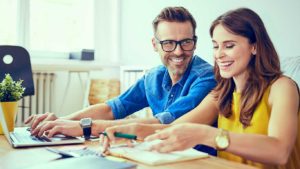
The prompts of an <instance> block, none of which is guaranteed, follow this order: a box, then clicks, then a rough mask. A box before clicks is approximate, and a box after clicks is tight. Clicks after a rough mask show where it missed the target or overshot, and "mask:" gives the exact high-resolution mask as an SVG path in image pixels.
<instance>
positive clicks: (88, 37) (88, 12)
mask: <svg viewBox="0 0 300 169" xmlns="http://www.w3.org/2000/svg"><path fill="white" fill-rule="evenodd" d="M0 10H1V12H0V13H1V15H0V19H1V20H2V21H3V19H4V22H3V23H6V24H5V26H4V27H3V26H1V27H0V43H1V44H20V45H22V46H25V47H26V48H27V49H29V50H30V53H31V56H33V57H35V56H36V57H56V56H58V57H61V56H64V57H65V55H62V54H67V53H69V52H73V51H74V52H77V51H81V49H93V48H94V0H42V1H41V0H26V1H25V0H13V1H11V0H4V1H3V0H1V2H0ZM14 11H16V12H14ZM3 12H4V13H3ZM8 16H9V17H8ZM18 18H20V19H19V20H18ZM16 25H20V26H16ZM16 28H19V29H18V30H15V29H16ZM17 35H20V37H19V39H17V38H16V37H18V36H17Z"/></svg>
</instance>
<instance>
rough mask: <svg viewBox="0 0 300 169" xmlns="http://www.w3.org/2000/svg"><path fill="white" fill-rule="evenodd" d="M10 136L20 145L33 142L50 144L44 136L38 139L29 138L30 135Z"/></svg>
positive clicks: (15, 134) (35, 137)
mask: <svg viewBox="0 0 300 169" xmlns="http://www.w3.org/2000/svg"><path fill="white" fill-rule="evenodd" d="M12 135H13V136H14V137H15V138H16V139H17V140H18V141H19V142H22V143H33V142H51V140H50V139H49V138H47V137H46V136H42V137H38V136H31V135H30V133H29V132H28V133H24V134H23V133H12Z"/></svg>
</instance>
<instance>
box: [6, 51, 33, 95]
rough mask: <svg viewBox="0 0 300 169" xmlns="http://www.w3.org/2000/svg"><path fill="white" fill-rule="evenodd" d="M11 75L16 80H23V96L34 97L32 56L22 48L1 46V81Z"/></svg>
mask: <svg viewBox="0 0 300 169" xmlns="http://www.w3.org/2000/svg"><path fill="white" fill-rule="evenodd" d="M7 73H9V74H10V75H11V77H12V78H13V79H14V80H19V79H21V80H23V83H22V85H23V87H25V91H24V94H23V96H29V95H34V83H33V78H32V70H31V63H30V56H29V53H28V51H27V50H26V49H25V48H23V47H20V46H9V45H0V79H3V78H4V77H5V74H7Z"/></svg>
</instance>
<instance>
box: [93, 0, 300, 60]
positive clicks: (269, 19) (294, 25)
mask: <svg viewBox="0 0 300 169" xmlns="http://www.w3.org/2000/svg"><path fill="white" fill-rule="evenodd" d="M102 1H103V0H102ZM112 1H114V4H115V5H116V4H117V7H116V6H112V4H111V3H110V8H106V11H105V10H104V12H107V13H108V14H109V13H111V12H113V13H115V14H116V10H117V14H116V15H117V16H120V19H118V22H119V29H115V30H114V29H111V28H109V27H106V28H105V29H106V30H107V31H105V34H106V36H108V37H109V36H110V35H115V34H118V35H120V36H119V40H120V44H118V45H116V48H114V47H113V46H111V45H110V44H108V45H107V46H103V45H102V46H98V47H99V48H97V49H96V50H99V51H101V50H103V49H106V48H108V49H112V48H113V50H115V51H118V54H119V55H118V56H114V57H113V58H114V60H118V62H119V63H120V64H122V65H128V64H129V65H136V64H138V65H141V64H142V65H149V64H150V65H157V64H160V60H159V56H158V55H157V54H156V53H155V52H154V51H153V50H152V46H151V37H152V35H153V33H152V20H153V19H154V17H155V16H156V15H157V14H158V13H159V12H160V10H161V9H162V8H164V7H167V6H184V7H186V8H187V9H188V10H189V11H190V12H191V13H192V14H193V16H194V18H195V19H196V21H197V24H198V25H197V26H198V27H197V35H198V39H199V40H198V46H197V50H196V52H195V53H196V54H198V55H200V56H202V57H203V58H204V59H205V60H207V61H209V62H211V63H212V57H211V56H212V45H211V40H210V37H209V33H208V30H209V27H210V24H211V22H212V21H213V20H214V19H215V18H216V17H217V16H219V15H221V14H222V13H224V12H225V11H227V10H230V9H235V8H238V7H248V8H251V9H253V10H254V11H256V12H257V13H258V14H259V15H260V16H261V18H262V20H263V21H264V23H265V26H266V28H267V30H268V32H269V34H270V36H271V39H272V41H273V43H274V45H275V47H276V49H277V50H278V53H279V55H280V57H289V56H296V55H300V48H298V41H299V39H300V31H299V30H300V22H299V21H298V20H296V18H297V17H298V16H300V1H299V0H286V1H282V0H264V1H261V0H251V1H246V0H226V1H220V0H209V1H198V0H184V1H180V0H157V1H150V0H149V1H146V0H122V1H121V0H120V1H118V0H112ZM104 2H106V3H107V2H108V1H106V0H104ZM99 5H100V4H99ZM102 8H103V7H102ZM111 9H114V10H111ZM118 9H119V10H120V11H119V10H118ZM102 12H103V11H102ZM116 15H112V16H116ZM102 16H103V15H102ZM106 16H107V17H110V16H111V15H106ZM111 19H115V18H111ZM111 25H112V24H110V26H111ZM105 26H107V25H105ZM113 26H116V23H115V25H113ZM101 27H102V28H103V25H102V26H101ZM98 30H99V29H98ZM114 31H116V32H114ZM112 37H114V36H112ZM99 38H100V37H99ZM96 43H97V41H96ZM101 57H103V56H101V55H97V58H101ZM116 58H117V59H116Z"/></svg>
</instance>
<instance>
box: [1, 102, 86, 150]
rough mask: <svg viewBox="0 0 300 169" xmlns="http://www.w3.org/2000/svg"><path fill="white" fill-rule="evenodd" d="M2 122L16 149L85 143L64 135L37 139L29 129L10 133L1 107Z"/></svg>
mask: <svg viewBox="0 0 300 169" xmlns="http://www.w3.org/2000/svg"><path fill="white" fill-rule="evenodd" d="M0 121H1V124H4V125H2V129H3V132H4V135H5V137H6V139H7V141H8V142H9V143H10V144H11V145H12V146H13V147H15V148H19V147H34V146H50V145H63V144H80V143H84V141H85V140H84V138H80V137H68V136H64V135H55V136H54V137H52V138H47V137H35V136H31V134H30V131H29V130H28V127H16V128H14V131H13V132H9V131H8V128H7V125H6V122H5V120H4V115H3V112H2V107H1V105H0Z"/></svg>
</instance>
